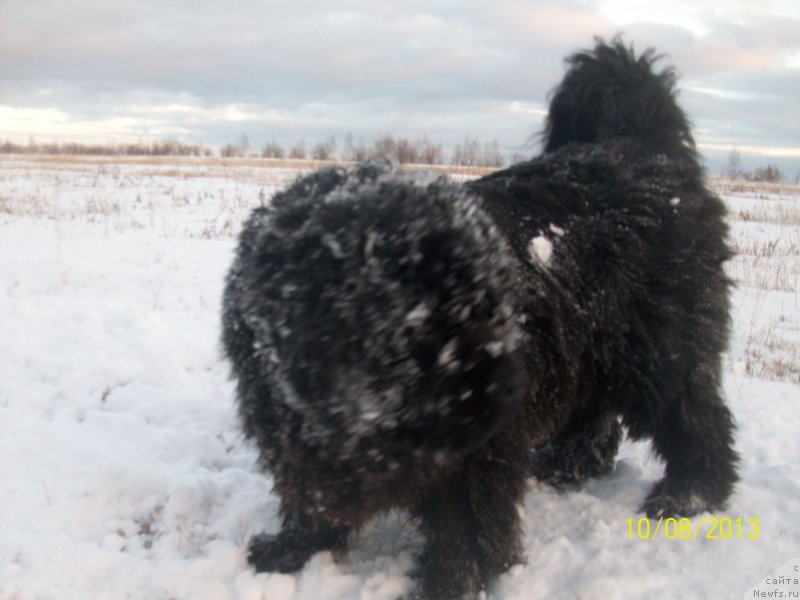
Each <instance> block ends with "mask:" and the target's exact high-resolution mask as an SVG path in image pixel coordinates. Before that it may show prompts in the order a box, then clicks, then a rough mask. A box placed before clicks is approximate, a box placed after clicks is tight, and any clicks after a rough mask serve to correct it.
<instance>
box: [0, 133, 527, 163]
mask: <svg viewBox="0 0 800 600" xmlns="http://www.w3.org/2000/svg"><path fill="white" fill-rule="evenodd" d="M0 153H2V154H56V155H78V156H80V155H87V156H88V155H92V156H214V155H216V154H217V152H215V151H214V150H213V149H211V148H208V147H206V146H202V145H190V144H184V143H181V142H179V141H175V140H171V141H164V142H151V143H149V144H145V143H142V142H139V143H135V144H83V143H75V142H68V143H44V144H41V143H36V142H34V140H33V138H31V140H30V141H29V142H28V144H16V143H13V142H10V141H5V142H0ZM218 155H219V156H221V157H223V158H244V157H250V158H253V157H261V158H271V159H288V160H318V161H336V160H339V161H342V162H363V161H365V160H373V159H389V160H392V161H395V162H397V163H400V164H419V165H448V164H449V165H453V166H459V167H495V168H500V167H502V166H504V164H505V163H506V159H505V157H504V156H503V153H502V152H501V151H500V147H499V145H498V143H497V140H492V141H490V142H481V141H480V140H478V139H477V138H473V137H470V136H466V137H465V138H464V141H463V142H461V143H459V144H456V145H455V146H454V147H453V148H452V149H451V151H450V152H449V153H448V152H447V151H446V150H445V148H444V146H443V145H442V144H441V143H440V142H439V143H435V142H431V141H430V140H428V138H427V136H421V137H418V138H416V139H414V140H411V139H409V138H406V137H396V136H394V135H393V134H391V133H382V134H380V135H379V136H378V137H377V138H376V139H375V140H373V141H372V142H371V143H364V142H360V141H359V142H357V141H354V139H353V136H352V134H350V133H348V134H347V137H346V138H345V140H344V144H343V145H342V147H341V149H339V147H338V145H337V143H336V139H335V138H334V137H330V138H328V139H326V140H324V141H321V142H317V143H315V144H313V145H311V146H308V147H307V146H306V142H305V141H304V140H300V141H298V142H296V143H295V144H294V145H292V146H291V147H284V146H282V145H281V144H280V143H278V142H277V141H274V140H272V141H269V142H267V143H266V144H265V145H264V146H263V148H261V150H260V151H254V150H253V149H251V145H250V140H249V138H248V137H247V136H246V135H244V134H242V135H240V136H239V138H238V139H237V140H236V141H235V142H234V143H230V144H225V145H224V146H222V147H221V148H220V149H219V153H218ZM518 160H519V157H517V156H515V157H513V158H512V162H517V161H518Z"/></svg>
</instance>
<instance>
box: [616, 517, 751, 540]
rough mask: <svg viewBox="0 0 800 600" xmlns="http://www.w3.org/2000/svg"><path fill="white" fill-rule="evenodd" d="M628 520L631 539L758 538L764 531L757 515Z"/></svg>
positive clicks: (626, 520)
mask: <svg viewBox="0 0 800 600" xmlns="http://www.w3.org/2000/svg"><path fill="white" fill-rule="evenodd" d="M625 522H626V523H627V525H628V539H636V540H656V539H663V540H697V539H706V540H741V539H750V540H757V539H758V536H759V535H760V533H761V532H760V530H759V522H758V519H757V518H756V517H750V518H749V519H741V518H736V519H731V518H729V517H711V516H708V517H700V518H696V519H689V518H686V517H682V518H675V517H666V518H665V517H659V519H658V520H657V521H655V520H652V519H648V518H647V517H641V518H639V519H631V518H628V519H625Z"/></svg>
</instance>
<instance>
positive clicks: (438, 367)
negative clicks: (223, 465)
mask: <svg viewBox="0 0 800 600" xmlns="http://www.w3.org/2000/svg"><path fill="white" fill-rule="evenodd" d="M514 264H515V263H514V262H513V261H512V260H511V258H510V256H509V254H508V250H507V249H505V247H504V243H503V241H502V238H501V236H500V234H499V232H498V231H497V230H496V229H495V227H494V225H493V223H492V221H491V220H490V219H489V217H488V216H487V215H486V214H485V213H484V211H483V210H482V208H481V206H480V202H479V200H478V199H477V198H474V197H471V196H470V195H468V193H467V192H466V191H465V190H464V189H463V188H462V187H461V186H457V185H454V184H450V183H448V182H447V181H445V180H444V179H442V178H432V177H431V176H423V175H412V174H406V173H403V172H401V171H399V170H398V169H396V168H395V167H393V166H391V165H389V164H383V163H372V164H368V165H365V166H362V167H359V168H355V169H352V170H350V171H345V170H344V169H329V170H325V171H319V172H317V173H315V174H312V175H310V176H308V177H305V178H303V179H300V180H299V181H298V182H297V183H295V184H294V185H293V186H292V187H291V188H289V189H288V190H287V191H285V192H283V193H281V194H278V195H276V197H275V199H274V200H273V202H272V205H271V206H270V207H269V208H267V209H261V212H257V213H256V214H255V215H254V216H253V217H252V218H251V220H250V222H249V223H248V225H247V226H246V228H245V230H244V232H243V234H242V238H241V242H240V247H239V256H238V259H237V262H236V263H235V266H234V269H233V271H232V273H231V276H230V277H229V283H228V291H227V292H226V314H228V315H229V317H228V320H227V321H228V324H227V326H226V328H225V330H226V332H227V334H226V336H227V337H226V346H227V351H228V354H229V356H231V358H232V359H233V362H234V371H235V372H236V371H237V368H238V370H239V371H241V373H237V374H238V375H239V379H240V380H241V381H245V382H246V381H247V377H248V374H249V373H251V372H259V373H262V374H264V375H265V376H266V378H267V380H268V386H267V387H266V388H265V387H264V386H261V387H260V388H259V389H258V390H257V392H254V393H253V394H250V393H249V392H248V390H247V389H243V388H242V386H241V385H240V390H239V400H240V409H241V412H242V414H243V416H244V418H245V422H246V429H247V430H248V431H250V432H251V433H252V432H254V431H255V430H257V428H258V423H257V422H256V421H258V419H259V418H260V417H258V415H259V414H274V415H275V416H274V419H276V420H280V421H288V422H289V424H283V425H281V427H284V428H285V429H291V427H296V429H297V433H296V434H294V435H295V440H296V441H297V440H298V439H299V442H298V443H304V444H306V445H307V446H308V447H313V449H314V452H315V453H317V455H319V456H320V457H324V458H325V459H329V460H330V461H331V462H332V463H334V464H339V463H344V462H347V461H352V460H358V461H362V462H364V465H362V466H363V468H364V469H367V470H370V469H375V470H377V471H381V470H382V472H383V471H386V472H388V471H387V469H390V468H395V467H396V466H397V465H409V464H413V463H414V462H415V461H417V460H420V459H423V458H424V455H426V454H429V455H431V456H435V457H436V460H446V459H447V456H450V455H452V456H457V455H459V454H460V453H463V452H465V451H468V450H469V449H471V448H474V447H477V446H478V445H480V444H481V443H483V442H484V441H485V440H486V438H487V437H488V436H490V435H492V434H493V433H494V432H495V431H497V429H498V428H499V427H501V426H503V425H504V424H505V423H507V422H508V421H509V420H510V419H512V418H513V417H514V416H515V415H516V414H517V413H518V412H519V409H520V407H521V406H522V397H523V394H524V393H525V390H526V389H527V387H526V385H525V382H524V381H523V380H522V377H524V375H523V373H524V369H523V368H522V366H521V358H520V357H519V351H518V349H517V348H518V346H521V340H522V336H523V334H522V333H521V329H520V325H519V324H518V321H517V316H516V313H515V310H514V303H513V300H512V299H513V295H514V293H515V290H516V287H517V285H516V280H515V277H516V273H515V271H514V269H515V266H514ZM243 331H245V332H246V331H250V332H251V333H250V334H248V336H246V337H247V339H245V341H244V342H240V341H239V340H240V338H242V332H243ZM240 346H241V348H239V347H240ZM253 352H255V353H256V355H257V356H256V357H255V358H256V359H257V360H258V365H256V364H251V362H250V361H251V360H252V359H251V357H252V356H253ZM254 415H255V416H254ZM281 415H285V416H281ZM248 423H249V424H248ZM292 423H294V425H292ZM268 435H272V433H271V432H270V433H269V434H268ZM292 443H294V442H292ZM359 457H360V458H359ZM415 457H416V458H415ZM391 465H395V467H391Z"/></svg>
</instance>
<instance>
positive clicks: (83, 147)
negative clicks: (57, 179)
mask: <svg viewBox="0 0 800 600" xmlns="http://www.w3.org/2000/svg"><path fill="white" fill-rule="evenodd" d="M0 154H57V155H72V156H213V155H214V152H213V150H211V149H210V148H206V147H204V146H201V145H191V144H184V143H182V142H179V141H176V140H167V141H163V142H150V143H149V144H145V143H143V142H139V143H135V144H81V143H77V142H53V143H36V142H35V141H33V139H31V140H30V141H29V142H28V143H27V144H15V143H13V142H9V141H5V142H2V143H0Z"/></svg>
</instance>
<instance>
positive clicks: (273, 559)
mask: <svg viewBox="0 0 800 600" xmlns="http://www.w3.org/2000/svg"><path fill="white" fill-rule="evenodd" d="M349 532H350V530H349V528H348V527H347V526H344V525H332V524H325V525H316V526H312V525H311V524H310V523H308V522H307V521H306V520H305V519H284V523H283V529H282V530H281V531H280V533H277V534H266V533H262V534H260V535H256V536H253V539H252V540H250V547H249V554H248V557H247V560H248V562H249V563H250V564H251V565H252V566H253V567H254V568H255V570H256V572H263V571H268V572H275V571H277V572H279V573H293V572H295V571H299V570H300V569H302V568H303V565H305V564H306V562H307V561H308V559H309V558H311V556H313V555H314V554H316V553H317V552H321V551H323V550H340V549H344V548H346V547H347V538H348V535H349Z"/></svg>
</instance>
